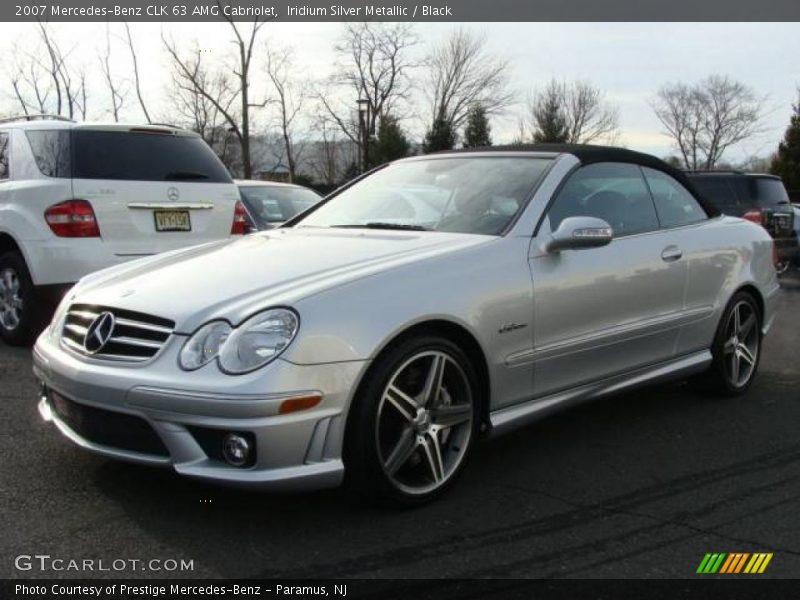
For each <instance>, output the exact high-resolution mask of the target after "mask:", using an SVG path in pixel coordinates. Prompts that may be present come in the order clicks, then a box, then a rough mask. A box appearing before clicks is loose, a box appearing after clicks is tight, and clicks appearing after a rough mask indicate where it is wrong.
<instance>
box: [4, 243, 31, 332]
mask: <svg viewBox="0 0 800 600" xmlns="http://www.w3.org/2000/svg"><path fill="white" fill-rule="evenodd" d="M40 322H41V318H40V311H39V302H38V300H37V298H36V292H35V288H34V286H33V282H32V281H31V276H30V273H28V267H27V266H26V265H25V261H24V259H23V258H22V256H20V255H19V254H18V253H16V252H6V253H5V254H3V255H0V338H2V339H3V341H5V342H6V343H7V344H11V345H12V346H22V345H25V344H29V343H30V342H31V341H33V338H34V337H35V336H36V334H37V333H38V332H39V329H40V324H41V323H40Z"/></svg>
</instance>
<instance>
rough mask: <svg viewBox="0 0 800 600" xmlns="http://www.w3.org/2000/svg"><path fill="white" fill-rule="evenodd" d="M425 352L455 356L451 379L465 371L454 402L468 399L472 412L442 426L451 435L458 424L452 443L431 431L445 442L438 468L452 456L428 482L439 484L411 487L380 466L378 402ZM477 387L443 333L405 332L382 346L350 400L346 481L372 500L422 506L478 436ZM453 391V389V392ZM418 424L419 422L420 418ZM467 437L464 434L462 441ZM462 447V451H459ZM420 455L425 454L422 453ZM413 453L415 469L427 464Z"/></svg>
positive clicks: (447, 481) (453, 474)
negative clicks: (400, 373) (438, 477)
mask: <svg viewBox="0 0 800 600" xmlns="http://www.w3.org/2000/svg"><path fill="white" fill-rule="evenodd" d="M428 353H431V354H432V355H439V354H440V353H441V354H443V355H446V356H447V357H448V358H449V359H450V360H451V361H453V363H451V364H450V367H444V368H450V369H451V370H452V371H453V372H455V373H456V374H457V375H455V376H453V377H452V378H451V380H452V381H454V382H455V381H456V378H458V379H462V378H461V375H463V376H464V377H463V382H464V385H462V386H461V389H462V391H461V392H459V393H458V395H460V396H462V398H459V399H458V400H459V402H457V403H455V402H454V404H458V407H457V408H460V409H465V410H466V405H467V404H469V407H470V408H469V410H470V411H471V414H470V421H469V422H468V423H466V422H465V423H463V424H462V425H458V426H453V427H454V428H453V429H452V430H447V429H444V430H442V431H441V432H440V433H442V435H443V436H449V435H450V431H456V429H455V427H461V430H460V431H459V432H458V435H460V436H461V437H460V438H459V442H458V445H456V444H455V443H453V445H452V447H445V446H447V445H448V444H445V443H441V445H440V442H439V441H438V440H439V435H440V434H439V433H434V434H433V435H435V436H436V437H437V442H436V443H437V445H438V447H440V448H443V451H442V452H440V453H439V456H440V457H444V460H442V459H441V458H440V461H439V466H440V467H442V468H441V471H440V473H445V471H446V469H445V468H444V467H443V465H445V464H446V460H448V459H447V457H448V456H449V457H451V458H450V460H451V461H452V462H451V465H450V467H448V468H449V469H452V470H451V471H450V472H449V474H448V475H447V477H446V478H443V480H442V482H440V483H431V485H437V486H438V487H436V488H435V489H432V490H430V491H424V492H414V493H409V492H408V491H406V490H404V489H401V486H400V485H399V484H398V483H397V482H396V481H394V479H393V478H392V477H390V476H389V474H388V473H387V471H386V469H385V467H384V459H383V458H382V457H381V452H382V450H381V448H380V446H381V442H380V440H379V438H380V436H381V434H380V431H381V430H380V429H379V425H380V424H379V409H380V407H381V406H383V405H384V404H383V403H382V398H384V392H385V391H386V390H387V388H388V386H389V383H390V382H394V381H396V380H395V379H394V378H395V377H396V376H397V373H398V369H401V368H403V365H409V364H411V365H413V364H415V363H414V362H413V361H414V360H420V361H422V360H425V358H424V356H425V355H426V354H428ZM417 356H423V358H419V359H416V358H415V357H417ZM431 360H433V359H431ZM409 361H411V362H409ZM431 364H433V363H431ZM444 364H447V361H445V363H444ZM456 365H457V366H456ZM407 368H408V367H407ZM444 368H443V369H444ZM459 369H460V370H459ZM420 371H422V369H420ZM443 377H444V376H443ZM443 381H444V380H443ZM451 387H453V389H454V390H455V389H457V388H458V387H459V386H458V385H456V384H455V383H454V384H452V386H451ZM467 388H468V392H464V391H463V390H466V389H467ZM442 389H443V390H444V391H443V393H442V396H444V395H447V397H448V398H450V392H449V391H448V389H447V386H446V385H445V384H443V385H442ZM479 389H480V388H479V386H478V380H477V375H476V371H475V368H474V366H473V365H472V363H471V361H470V359H469V358H468V357H467V355H466V354H465V353H464V351H463V350H461V348H459V347H458V346H457V345H456V344H454V343H453V342H451V341H450V340H448V339H446V338H442V337H439V336H435V335H420V336H414V337H410V338H406V339H404V340H402V341H400V342H399V343H397V344H396V345H394V346H392V347H390V348H389V349H388V350H386V351H384V352H383V353H382V354H381V355H380V356H379V357H378V358H377V359H376V361H375V362H374V363H373V365H372V366H371V368H370V369H369V371H368V372H367V374H366V376H365V378H364V381H363V382H362V383H361V385H360V386H359V389H358V391H357V393H356V397H355V398H354V399H353V405H352V406H351V408H350V413H349V417H348V421H347V428H346V432H345V447H344V463H345V474H346V475H345V482H346V485H347V487H349V488H350V489H351V490H354V491H356V492H358V493H359V494H360V495H361V496H362V497H364V498H366V499H367V500H368V501H370V502H372V503H374V504H378V505H381V506H389V507H395V508H412V507H416V506H421V505H423V504H426V503H428V502H431V501H432V500H434V499H435V498H437V497H439V496H440V495H441V494H442V493H444V492H445V490H447V489H448V488H450V486H451V485H452V484H453V482H454V481H455V480H456V478H457V476H458V475H459V474H460V472H461V470H462V469H463V467H464V464H465V463H466V459H467V457H468V456H469V452H470V449H471V447H472V443H473V442H474V440H475V438H476V436H477V432H478V422H479V410H478V407H479V401H480V400H479V395H478V394H479ZM422 395H424V390H423V394H422ZM455 395H456V394H455V392H454V396H455ZM464 396H468V398H463V397H464ZM462 401H463V404H462ZM451 402H452V400H451ZM450 408H452V407H450ZM387 410H388V409H387ZM380 414H383V413H380ZM431 415H434V416H433V419H434V420H435V419H436V416H435V413H434V411H431ZM380 418H381V419H383V420H385V419H387V418H389V417H387V416H382V417H380ZM400 421H402V422H403V425H401V427H404V428H406V427H407V428H409V429H413V427H415V425H410V426H409V424H408V422H407V421H405V420H404V418H403V417H401V418H400ZM381 423H383V421H381ZM416 426H420V425H419V424H418V425H416ZM416 435H418V434H417V433H413V434H412V436H416ZM423 435H424V434H423ZM465 438H466V440H465V441H464V439H465ZM418 439H422V438H418ZM426 439H427V438H426ZM448 443H449V441H448ZM398 446H399V444H398ZM462 448H463V453H460V452H461V450H462ZM424 450H425V447H424V446H419V447H418V449H417V450H415V451H414V452H415V453H417V452H420V453H421V452H423V451H424ZM455 451H458V452H459V453H460V454H459V455H455V454H453V452H455ZM422 456H423V457H424V456H425V454H423V455H422ZM428 456H429V455H428ZM411 458H412V459H419V462H418V463H417V465H416V466H412V468H413V469H422V468H423V467H424V466H425V465H422V464H421V463H422V462H424V458H420V457H419V456H413V455H412V457H411ZM410 460H411V459H409V463H407V464H406V466H407V467H408V466H409V465H410ZM430 466H431V470H432V471H435V469H436V468H435V467H434V466H433V461H432V460H431V464H430ZM431 479H435V475H434V474H433V473H431Z"/></svg>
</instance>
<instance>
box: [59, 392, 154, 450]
mask: <svg viewBox="0 0 800 600" xmlns="http://www.w3.org/2000/svg"><path fill="white" fill-rule="evenodd" d="M48 395H49V397H50V405H51V406H52V408H53V410H54V411H55V413H56V414H57V415H58V417H59V418H60V419H61V420H62V421H63V422H64V423H65V424H66V425H67V427H69V428H70V429H72V431H74V432H75V433H77V434H78V435H79V436H81V437H82V438H84V439H86V440H89V441H90V442H94V443H95V444H100V445H101V446H108V447H111V448H119V449H121V450H129V451H131V452H139V453H142V454H152V455H157V456H169V452H168V451H167V448H166V446H164V442H162V441H161V438H160V437H158V434H156V432H155V431H153V428H152V427H151V426H150V424H149V423H148V422H147V421H145V420H144V419H142V418H140V417H134V416H133V415H127V414H124V413H118V412H113V411H110V410H104V409H102V408H95V407H93V406H87V405H85V404H80V403H78V402H75V401H74V400H70V399H69V398H65V397H64V396H62V395H61V394H59V393H57V392H54V391H52V390H50V391H49V393H48Z"/></svg>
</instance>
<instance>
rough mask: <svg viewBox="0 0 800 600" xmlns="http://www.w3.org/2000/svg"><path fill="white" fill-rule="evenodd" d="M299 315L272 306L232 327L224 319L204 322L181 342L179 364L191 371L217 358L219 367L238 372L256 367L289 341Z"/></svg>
mask: <svg viewBox="0 0 800 600" xmlns="http://www.w3.org/2000/svg"><path fill="white" fill-rule="evenodd" d="M298 325H299V319H298V317H297V315H296V314H295V313H294V312H293V311H291V310H289V309H287V308H273V309H270V310H266V311H264V312H261V313H258V314H257V315H254V316H252V317H250V318H249V319H248V320H247V321H245V322H244V323H242V324H241V325H239V327H236V328H232V327H231V326H230V325H228V324H227V323H226V322H224V321H213V322H211V323H207V324H206V325H204V326H203V327H201V328H200V329H198V330H197V332H196V333H195V334H194V335H193V336H192V337H191V338H189V340H188V341H187V342H186V343H185V344H184V346H183V349H182V350H181V354H180V365H181V367H182V368H183V369H186V370H189V371H192V370H194V369H199V368H200V367H202V366H203V365H206V364H208V363H209V362H211V361H212V360H214V359H215V358H218V359H219V366H220V369H222V371H224V372H225V373H228V374H231V375H239V374H242V373H248V372H250V371H254V370H256V369H259V368H261V367H263V366H264V365H266V364H267V363H269V362H270V361H272V360H274V359H275V358H277V357H278V356H279V355H280V354H281V352H283V351H284V350H285V349H286V348H287V347H288V346H289V344H291V343H292V340H293V339H294V337H295V335H296V334H297V328H298Z"/></svg>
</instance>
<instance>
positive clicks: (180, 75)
mask: <svg viewBox="0 0 800 600" xmlns="http://www.w3.org/2000/svg"><path fill="white" fill-rule="evenodd" d="M168 97H169V104H170V106H171V107H172V110H173V111H174V113H175V114H174V115H169V116H168V117H167V120H177V121H179V122H181V124H186V125H187V126H188V127H189V128H190V129H192V130H193V131H195V132H197V133H198V134H200V136H201V137H202V138H203V139H204V140H205V142H206V143H207V144H208V145H209V146H211V147H212V148H213V149H214V150H215V151H216V152H217V154H218V156H219V157H220V159H221V160H222V162H223V163H225V165H226V166H227V167H228V168H229V169H230V170H232V171H237V170H238V169H239V168H240V166H241V164H240V160H241V155H240V154H239V153H234V152H232V149H231V141H232V140H231V137H232V132H231V131H230V121H231V120H233V121H234V122H237V121H238V119H239V114H238V105H237V102H236V101H237V90H236V85H235V83H234V81H233V80H232V77H231V75H230V73H229V72H228V71H226V70H225V69H217V70H216V71H212V70H210V68H209V67H208V65H206V64H205V63H204V62H203V60H202V52H201V50H200V48H199V47H198V46H197V45H195V46H194V47H193V48H192V50H191V51H189V52H186V53H185V54H184V55H183V56H182V57H181V60H180V62H178V61H174V60H173V64H172V85H171V86H170V89H169V92H168ZM237 141H238V140H237Z"/></svg>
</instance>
